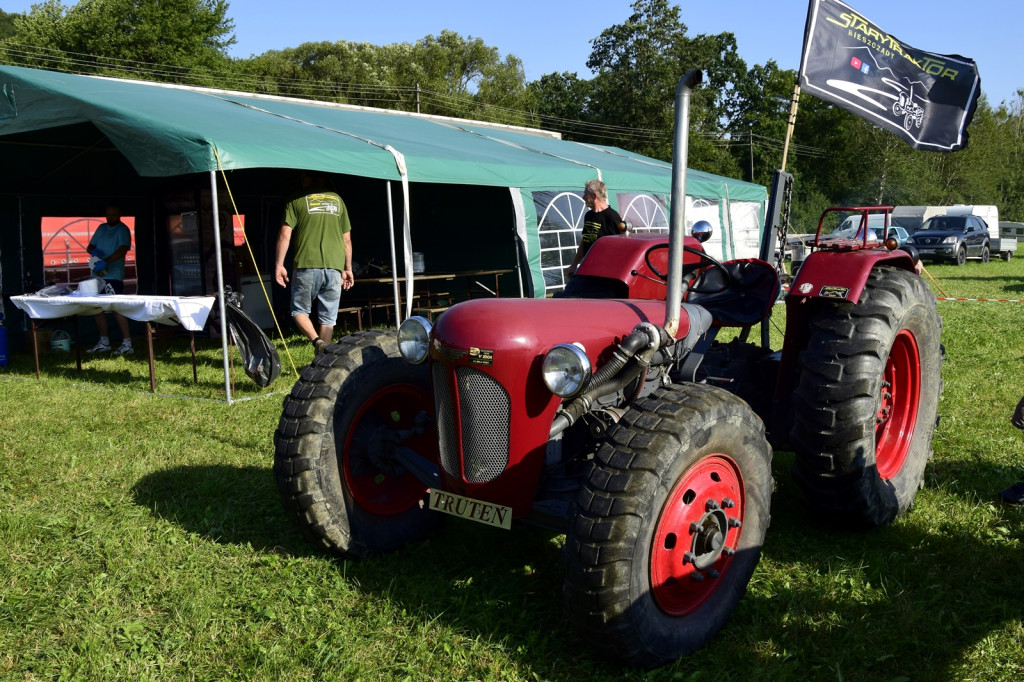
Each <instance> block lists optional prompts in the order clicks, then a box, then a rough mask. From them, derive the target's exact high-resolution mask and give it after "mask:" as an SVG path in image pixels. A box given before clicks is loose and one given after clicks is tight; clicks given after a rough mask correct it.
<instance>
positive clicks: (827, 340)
mask: <svg viewBox="0 0 1024 682" xmlns="http://www.w3.org/2000/svg"><path fill="white" fill-rule="evenodd" d="M700 79H701V75H700V72H699V71H695V72H691V73H689V74H687V76H686V77H684V79H683V80H682V81H680V85H679V88H678V90H677V114H676V134H675V145H676V165H675V166H674V169H673V187H672V217H671V226H670V233H669V235H668V236H667V238H666V235H630V236H621V237H603V238H601V239H599V240H598V241H597V242H595V243H594V245H593V247H592V248H591V250H590V252H589V253H588V254H587V257H586V259H585V260H584V262H583V264H582V265H581V267H580V268H579V270H578V272H577V274H576V275H575V276H574V277H573V279H572V280H571V281H570V284H569V286H567V288H566V291H565V295H564V296H561V297H557V298H550V299H487V300H484V299H476V300H470V301H466V302H463V303H459V304H457V305H455V306H453V307H452V308H450V309H449V310H448V311H447V312H445V313H444V314H442V315H441V317H440V318H438V320H437V323H436V324H435V325H431V323H430V322H429V321H427V320H426V319H423V318H418V317H413V318H409V319H407V320H406V321H405V322H403V324H402V325H401V328H400V330H399V332H398V333H397V334H396V333H395V332H394V331H388V330H372V331H365V332H360V333H357V334H355V335H353V336H349V337H346V338H343V339H341V340H340V341H339V342H338V343H337V344H334V345H332V346H330V347H329V349H328V351H327V352H326V353H324V354H322V355H320V356H318V357H317V358H316V359H315V360H314V361H313V363H312V364H311V365H310V366H309V367H307V368H306V369H305V370H304V371H303V373H302V376H301V378H300V379H299V381H298V382H297V383H296V385H295V387H294V388H293V389H292V392H291V394H290V396H289V397H287V398H286V399H285V402H284V412H283V414H282V416H281V420H280V425H279V427H278V430H277V432H276V434H275V446H276V452H275V463H274V472H275V476H276V479H277V483H278V488H279V490H280V492H281V496H282V500H283V502H284V505H285V508H286V509H287V511H288V513H289V514H290V516H292V517H293V519H294V520H295V521H296V522H297V524H298V526H299V527H300V528H301V529H302V531H303V532H304V533H305V534H306V535H307V536H308V537H309V538H311V539H312V540H313V541H315V542H317V543H318V544H320V545H322V546H323V547H325V548H327V549H328V550H330V551H332V552H336V553H338V554H341V555H343V556H346V557H368V556H371V555H373V554H377V553H381V552H389V551H392V550H395V549H397V548H399V547H402V546H403V545H405V544H407V543H410V542H414V541H417V540H420V539H422V538H425V537H426V536H427V535H428V534H429V533H431V531H432V530H433V529H434V528H435V527H436V526H437V524H438V523H439V522H440V521H441V519H442V518H446V517H448V516H459V517H462V518H464V519H467V520H469V521H475V522H479V523H483V524H487V525H491V526H496V527H498V528H503V529H508V528H510V527H511V526H512V525H513V524H514V523H521V522H527V523H535V524H540V525H543V526H545V527H548V528H552V529H555V530H557V531H558V532H561V533H564V534H565V536H566V540H565V546H564V555H565V567H566V576H565V590H564V593H565V599H566V604H567V608H568V610H569V612H570V613H571V615H572V617H573V618H574V620H575V621H576V622H577V623H578V625H579V627H580V628H581V629H582V630H583V632H584V633H585V634H586V635H587V637H588V639H590V640H591V641H593V643H594V646H595V649H597V650H598V651H600V652H601V653H602V654H603V655H607V656H610V657H614V658H616V659H618V660H620V661H624V662H626V663H629V664H632V665H638V666H643V667H655V666H659V665H663V664H665V663H667V662H669V661H672V660H674V659H676V658H678V657H679V656H682V655H685V654H687V653H689V652H691V651H693V650H695V649H697V648H699V647H701V646H703V645H704V644H705V643H706V642H707V641H708V640H709V639H710V638H711V637H712V636H713V635H714V634H715V633H716V632H718V630H720V629H721V628H722V627H723V626H724V625H725V623H726V621H727V619H728V618H729V616H730V614H731V612H732V611H733V609H734V608H735V607H736V605H737V603H738V602H739V600H740V599H741V597H742V596H743V594H744V592H745V590H746V586H747V583H748V581H749V580H750V577H751V575H752V573H753V572H754V569H755V568H756V566H757V563H758V560H759V557H760V553H761V546H762V543H763V540H764V536H765V532H766V531H767V529H768V524H769V520H770V513H769V510H770V502H771V495H772V491H773V485H774V482H773V479H772V470H771V457H772V449H773V446H775V447H776V448H779V449H782V448H786V449H789V450H793V451H794V452H795V453H796V464H795V467H794V469H795V470H794V476H795V479H796V481H797V483H798V484H799V487H800V489H801V490H802V492H803V495H804V497H805V500H806V504H807V506H808V509H809V511H810V513H811V514H812V515H813V516H814V517H816V518H821V519H823V520H825V521H830V522H833V523H835V524H840V525H843V526H847V527H850V526H852V527H873V526H878V525H883V524H887V523H889V522H890V521H892V520H893V519H894V518H896V517H897V516H898V515H900V514H902V513H904V512H906V511H907V510H908V509H909V508H910V506H911V505H912V503H913V501H914V495H915V493H916V491H917V490H918V488H919V487H920V486H921V483H922V479H923V475H924V468H925V465H926V463H927V462H928V460H929V458H930V456H931V442H932V434H933V432H934V428H935V424H936V414H937V407H938V400H939V395H940V393H941V389H942V381H941V378H940V368H941V362H942V352H941V346H940V338H939V337H940V327H941V323H940V318H939V316H938V314H937V312H936V305H935V297H934V296H933V295H931V293H930V292H929V290H928V288H927V287H926V285H925V284H924V283H923V282H922V280H921V279H920V277H919V276H918V275H917V274H916V273H915V272H914V260H913V258H912V256H911V254H910V253H907V252H905V251H902V250H890V248H885V247H882V246H877V245H868V244H867V243H864V242H862V243H859V244H851V243H848V242H844V243H841V244H840V243H839V242H838V241H837V243H835V244H830V243H826V242H822V243H821V244H820V246H819V248H817V249H816V250H815V251H814V252H813V253H812V254H811V255H810V256H809V257H808V258H807V259H806V260H805V261H804V264H803V266H802V268H801V269H800V272H799V274H798V276H797V277H796V279H795V280H794V281H793V283H792V286H791V288H790V291H789V293H788V294H787V296H786V311H787V315H786V336H785V342H784V344H783V348H782V349H781V351H778V352H773V351H772V350H771V349H770V348H767V347H766V343H765V342H764V341H763V342H762V343H761V344H755V343H751V342H748V341H747V336H748V332H749V331H750V329H751V327H752V326H754V325H757V324H761V323H762V322H766V321H767V319H768V317H769V316H770V314H771V311H772V308H773V304H774V303H775V302H776V300H777V298H778V295H779V292H780V277H779V274H778V270H777V269H776V268H775V267H774V266H772V265H770V264H769V263H767V262H766V261H765V260H760V259H742V260H735V261H727V262H719V261H717V260H716V259H714V258H712V257H711V256H710V255H708V254H707V253H705V252H704V251H703V249H702V247H701V243H702V242H701V239H702V238H704V239H706V236H707V235H708V233H707V232H706V231H699V230H698V231H697V232H696V234H695V236H687V237H684V235H683V225H684V222H683V210H684V209H683V207H684V205H685V202H684V200H683V198H684V196H685V173H684V172H683V169H685V167H686V128H687V122H688V110H689V93H690V89H691V88H692V87H693V86H695V85H696V84H697V83H699V82H700ZM864 211H865V215H866V213H867V209H864ZM889 246H890V247H895V246H896V244H895V243H893V244H890V245H889ZM762 252H764V250H763V249H762ZM730 327H731V328H736V329H738V330H739V331H738V335H737V336H736V337H735V338H732V339H731V340H729V341H728V342H722V341H719V340H716V335H717V334H718V332H719V331H720V330H722V329H724V328H730ZM765 328H766V327H765V326H764V325H762V329H765ZM734 333H735V332H734ZM764 336H765V338H766V335H764ZM769 442H771V443H772V444H771V445H769ZM497 532H501V531H497Z"/></svg>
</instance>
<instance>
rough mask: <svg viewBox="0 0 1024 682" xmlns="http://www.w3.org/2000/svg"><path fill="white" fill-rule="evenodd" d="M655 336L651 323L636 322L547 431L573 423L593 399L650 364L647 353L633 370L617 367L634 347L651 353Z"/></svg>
mask: <svg viewBox="0 0 1024 682" xmlns="http://www.w3.org/2000/svg"><path fill="white" fill-rule="evenodd" d="M648 327H650V328H648ZM652 330H653V331H652ZM659 336H660V334H658V333H657V328H655V327H654V326H653V325H640V326H638V327H637V328H635V329H634V330H633V331H632V332H630V334H629V336H627V337H626V338H624V339H623V340H622V343H620V344H619V346H618V347H617V348H616V349H615V351H614V352H613V353H612V358H611V360H609V361H608V362H607V363H606V364H605V365H604V367H602V368H601V369H599V370H598V371H597V372H596V373H595V374H594V376H593V377H592V378H591V380H590V383H589V384H588V385H587V388H586V389H584V391H583V393H582V394H580V395H579V396H577V397H576V398H574V399H573V400H572V401H571V402H570V403H569V404H568V405H565V406H563V407H562V409H561V410H559V411H558V414H557V415H556V416H555V419H554V421H553V422H552V424H551V435H552V436H554V435H556V434H558V433H560V432H561V431H563V430H565V429H566V428H568V427H570V426H572V425H573V424H575V423H576V421H577V420H578V419H579V418H580V417H582V416H583V415H584V414H586V413H587V412H589V411H590V406H591V405H593V404H594V401H595V400H597V399H598V398H600V397H602V396H605V395H607V394H609V393H613V392H615V391H618V390H620V389H621V388H622V387H623V386H625V385H626V384H628V383H629V382H630V381H632V380H633V379H635V378H636V377H637V376H639V375H640V373H641V372H644V371H646V369H647V366H648V365H649V364H650V358H649V357H647V358H642V359H641V360H638V361H637V363H636V369H635V370H631V371H628V372H622V371H621V370H622V368H623V367H625V366H626V363H627V362H629V361H630V359H633V358H634V357H635V356H636V354H637V352H638V351H641V350H643V349H645V348H649V349H650V353H651V354H653V353H654V352H655V351H656V350H657V349H658V341H659ZM620 373H621V374H620Z"/></svg>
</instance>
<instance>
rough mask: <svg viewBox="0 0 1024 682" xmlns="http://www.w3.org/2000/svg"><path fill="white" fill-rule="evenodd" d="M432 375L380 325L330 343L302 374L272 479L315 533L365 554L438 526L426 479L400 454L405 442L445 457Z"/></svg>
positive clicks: (328, 544) (348, 551) (278, 439)
mask: <svg viewBox="0 0 1024 682" xmlns="http://www.w3.org/2000/svg"><path fill="white" fill-rule="evenodd" d="M427 372H428V370H427V366H426V365H410V364H409V363H407V362H406V361H405V360H403V359H402V358H401V357H400V356H399V354H398V343H397V335H396V334H395V333H394V332H393V331H377V330H373V331H364V332H358V333H357V334H355V335H353V336H349V337H345V338H343V339H341V340H340V341H339V342H338V343H336V344H334V345H331V346H328V347H327V349H326V351H325V352H324V353H323V354H321V355H319V356H317V357H316V358H315V359H314V362H313V364H311V365H310V366H308V367H306V368H305V369H304V370H303V371H302V376H301V377H300V378H299V380H298V382H296V384H295V386H294V387H293V388H292V392H291V394H290V395H289V396H288V397H287V398H285V401H284V411H283V413H282V415H281V419H280V422H279V425H278V428H277V431H276V432H275V434H274V448H275V449H274V477H275V478H276V479H277V487H278V490H279V492H280V494H281V500H282V502H283V503H284V507H285V510H286V511H287V512H288V514H289V516H291V517H292V519H293V520H294V521H295V523H296V524H297V525H298V527H299V529H300V530H301V531H302V532H303V533H304V534H305V535H306V536H307V537H308V538H309V539H311V540H313V541H314V542H316V543H318V544H320V545H321V546H323V547H325V548H327V549H328V550H330V551H332V552H335V553H338V554H341V555H343V556H349V557H366V556H370V555H373V554H377V553H381V552H388V551H392V550H395V549H398V548H399V547H401V546H402V545H404V544H406V543H408V542H412V541H415V540H418V539H422V538H423V537H425V536H426V535H427V534H428V533H429V532H430V531H431V530H433V528H434V526H435V525H436V524H437V523H438V515H437V514H436V513H435V512H431V511H429V510H428V509H426V505H425V493H426V485H425V484H424V483H422V482H421V481H420V480H418V479H417V478H416V477H415V476H413V475H412V474H411V473H409V472H408V471H407V470H406V469H405V468H404V467H403V466H402V465H401V464H400V463H399V462H398V461H397V458H396V457H395V452H396V450H397V449H398V448H406V449H408V450H412V451H414V452H416V453H418V454H419V455H420V456H421V457H423V458H424V459H426V460H427V461H428V462H430V463H433V464H435V465H436V464H437V463H438V461H439V458H438V452H437V435H436V430H435V428H434V426H433V416H434V412H433V398H432V394H431V391H430V381H429V375H428V373H427Z"/></svg>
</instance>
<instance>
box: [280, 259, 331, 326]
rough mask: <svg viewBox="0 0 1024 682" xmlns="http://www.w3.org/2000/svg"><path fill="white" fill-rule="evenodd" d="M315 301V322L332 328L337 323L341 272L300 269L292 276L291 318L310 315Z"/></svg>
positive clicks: (327, 269)
mask: <svg viewBox="0 0 1024 682" xmlns="http://www.w3.org/2000/svg"><path fill="white" fill-rule="evenodd" d="M314 298H316V301H317V321H318V322H319V323H320V324H322V325H327V326H329V327H333V326H334V324H335V323H336V322H337V321H338V302H339V301H340V300H341V272H339V271H338V270H332V269H330V268H302V269H301V270H295V271H294V273H293V276H292V305H291V314H292V317H295V316H296V315H307V316H309V315H310V312H311V311H312V310H313V299H314Z"/></svg>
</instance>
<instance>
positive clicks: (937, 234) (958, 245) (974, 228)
mask: <svg viewBox="0 0 1024 682" xmlns="http://www.w3.org/2000/svg"><path fill="white" fill-rule="evenodd" d="M907 244H910V245H911V246H913V247H914V248H916V249H917V251H918V253H920V254H921V258H927V259H930V260H951V261H953V263H954V264H956V265H963V264H964V262H965V261H966V260H967V259H968V258H980V259H981V262H982V263H987V262H988V259H989V255H990V253H991V251H990V246H989V236H988V225H986V224H985V221H984V220H982V219H981V218H979V217H978V216H976V215H938V216H932V217H931V218H929V219H928V220H926V221H924V223H922V225H921V227H920V228H919V229H918V230H917V232H915V233H914V234H912V235H910V237H909V238H908V239H907Z"/></svg>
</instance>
